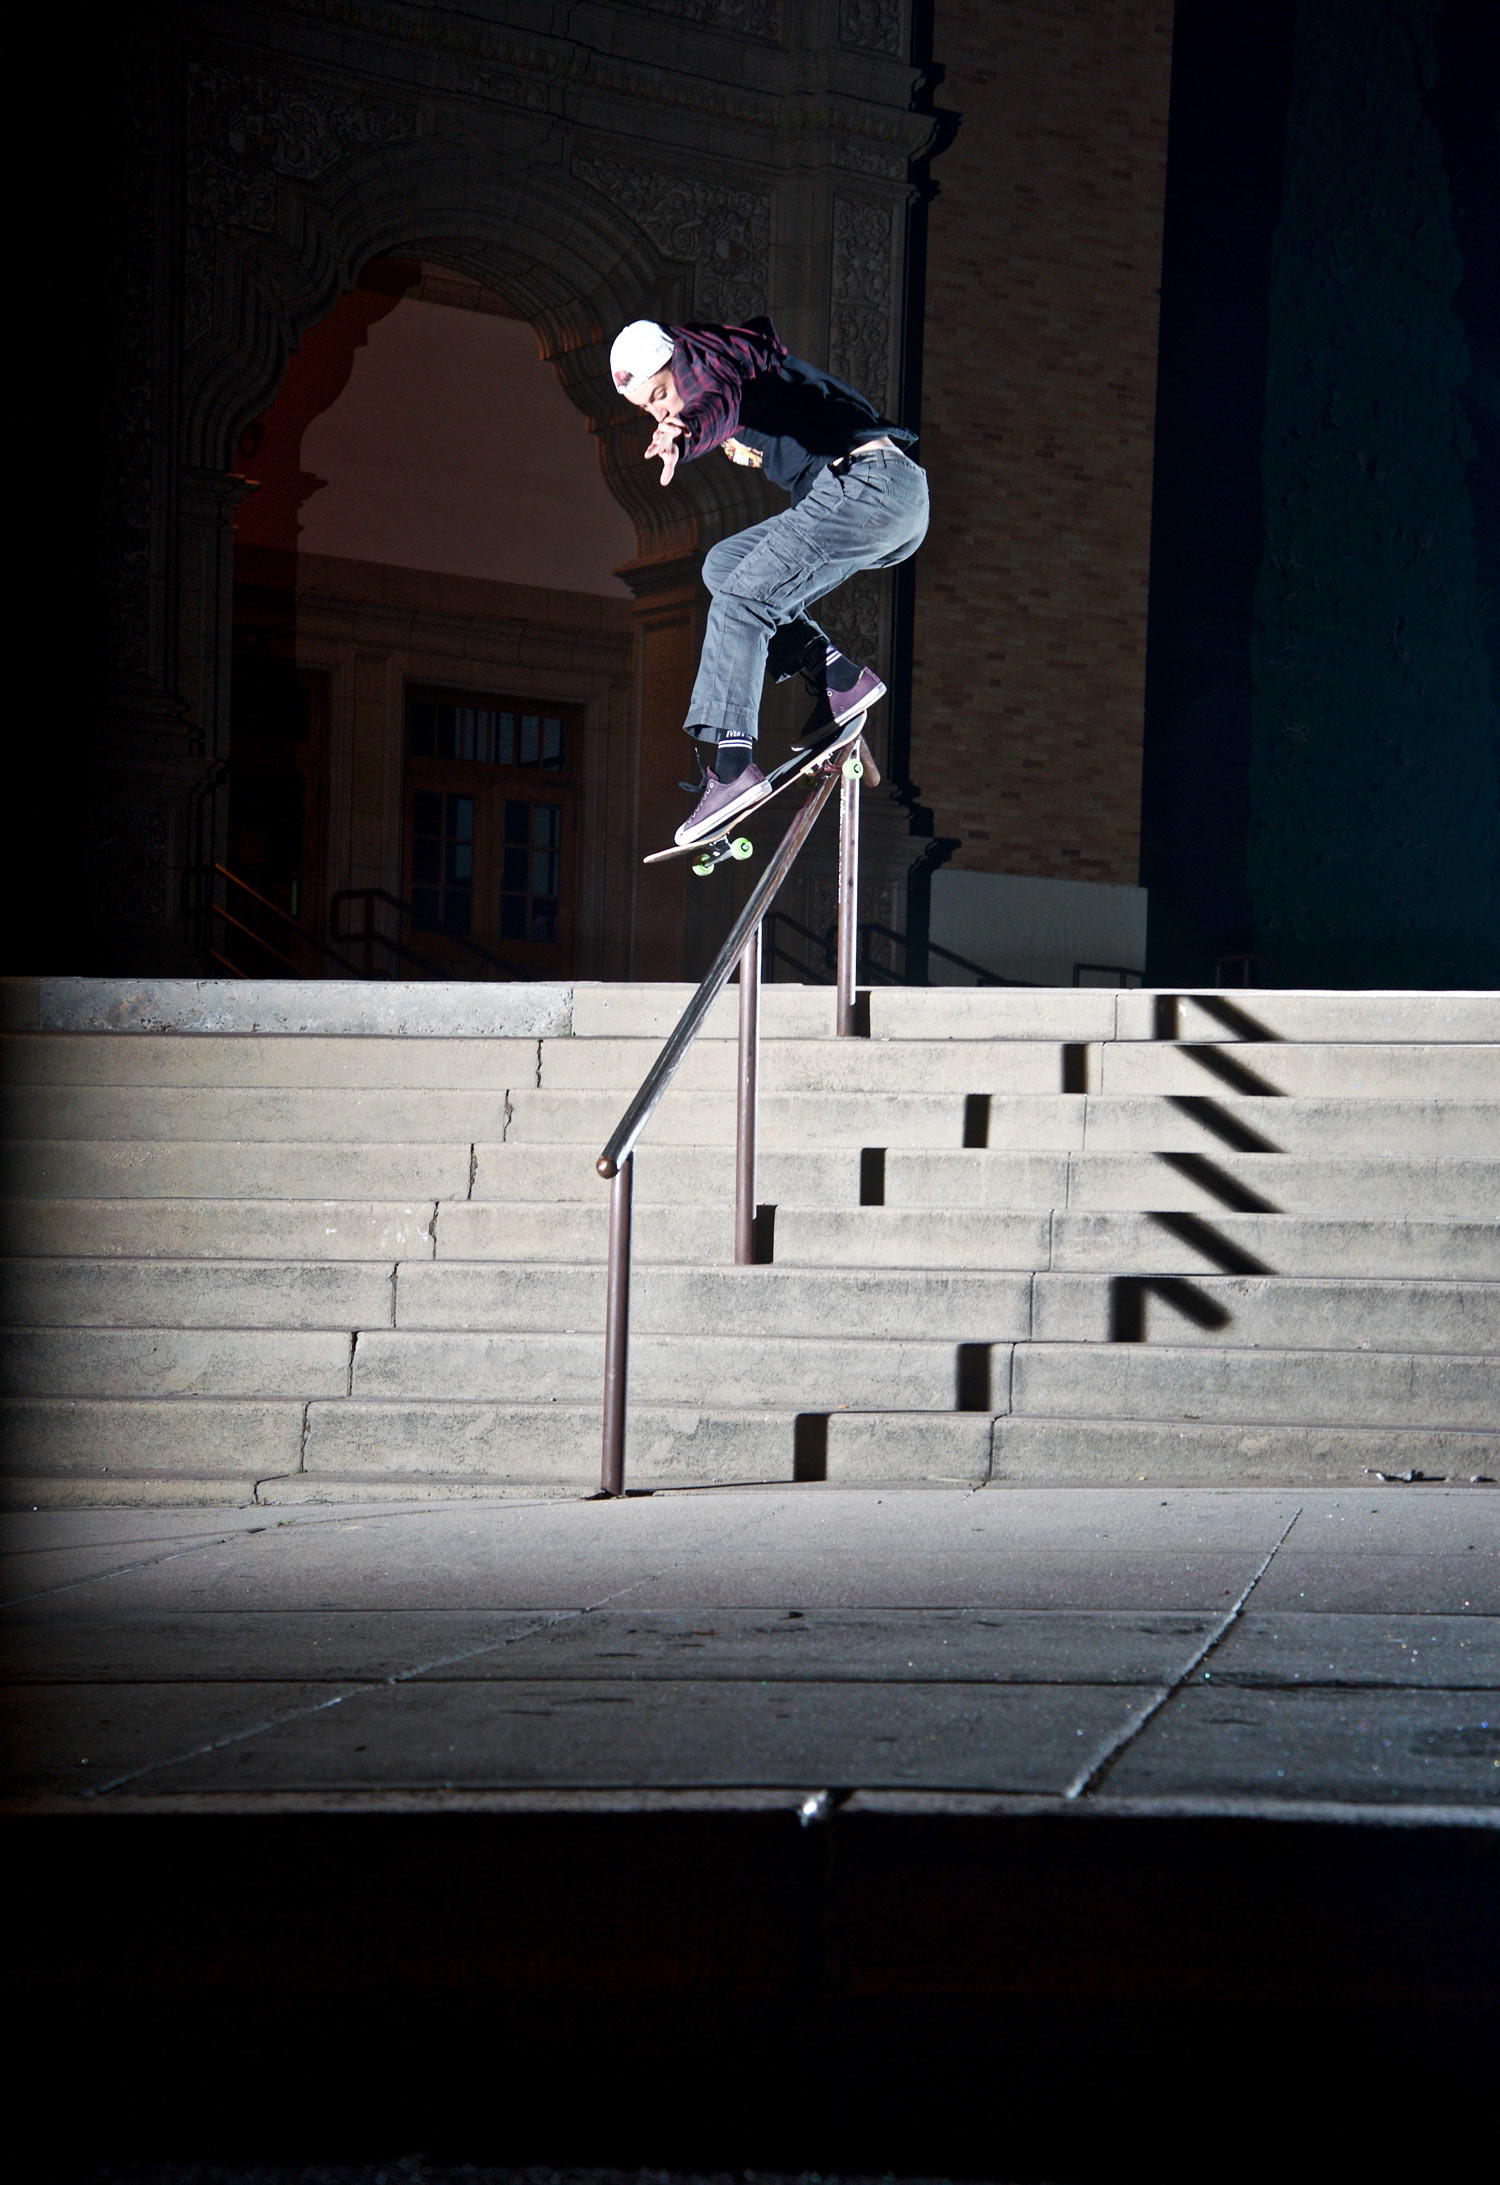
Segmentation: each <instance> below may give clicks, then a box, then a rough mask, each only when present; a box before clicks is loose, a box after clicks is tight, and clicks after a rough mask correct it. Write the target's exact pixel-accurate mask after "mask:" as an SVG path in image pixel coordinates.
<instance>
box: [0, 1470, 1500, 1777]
mask: <svg viewBox="0 0 1500 2185" xmlns="http://www.w3.org/2000/svg"><path fill="white" fill-rule="evenodd" d="M7 1543H8V1552H7V1555H6V1560H5V1570H6V1594H7V1602H8V1606H7V1609H6V1618H5V1630H6V1641H7V1665H8V1691H7V1696H6V1698H7V1706H8V1708H9V1710H10V1711H11V1713H12V1722H13V1727H12V1730H11V1734H10V1737H9V1741H8V1750H9V1769H10V1780H9V1787H10V1791H11V1794H12V1795H13V1796H19V1797H22V1798H26V1799H34V1798H40V1799H44V1800H48V1801H52V1800H57V1799H61V1800H64V1801H68V1800H74V1799H77V1800H81V1801H84V1802H86V1803H87V1804H89V1805H96V1804H99V1803H109V1804H114V1803H119V1802H123V1801H132V1802H133V1801H137V1800H140V1799H143V1798H150V1799H152V1800H162V1799H180V1798H191V1799H205V1798H206V1799H215V1800H218V1799H224V1798H229V1799H236V1800H238V1799H245V1798H252V1799H257V1798H263V1797H266V1796H270V1795H284V1794H295V1795H298V1796H300V1797H312V1798H325V1797H326V1798H334V1799H343V1798H347V1797H351V1796H354V1797H360V1798H368V1797H371V1796H382V1795H388V1794H393V1793H394V1794H403V1795H405V1794H409V1795H413V1796H420V1797H422V1798H423V1799H432V1798H442V1797H444V1796H446V1795H454V1794H475V1793H478V1794H485V1795H490V1794H497V1795H504V1794H510V1793H515V1792H537V1791H547V1792H559V1793H569V1794H573V1793H586V1792H594V1791H615V1790H643V1791H644V1790H649V1791H652V1792H688V1793H690V1792H696V1791H702V1790H713V1791H715V1792H736V1791H755V1792H769V1791H775V1792H786V1793H787V1794H793V1793H795V1794H798V1796H801V1795H803V1794H807V1795H812V1794H816V1793H820V1792H824V1791H828V1792H834V1793H836V1794H837V1795H838V1797H839V1798H840V1799H841V1800H846V1799H847V1798H848V1797H849V1796H850V1795H851V1794H853V1795H858V1796H865V1795H874V1796H885V1795H889V1794H897V1795H904V1794H909V1793H923V1794H935V1795H940V1796H949V1795H954V1794H963V1795H966V1796H974V1795H979V1796H989V1797H997V1798H1007V1799H1008V1798H1014V1797H1026V1798H1043V1799H1058V1800H1063V1801H1065V1802H1069V1803H1072V1802H1075V1801H1078V1800H1085V1801H1090V1802H1094V1801H1101V1800H1102V1801H1105V1802H1108V1803H1116V1802H1118V1801H1122V1800H1124V1801H1129V1802H1132V1803H1134V1802H1138V1801H1141V1800H1146V1801H1157V1800H1161V1799H1167V1800H1171V1801H1180V1800H1188V1801H1190V1802H1192V1803H1194V1804H1195V1805H1198V1804H1202V1803H1204V1802H1207V1803H1208V1804H1220V1803H1226V1802H1227V1803H1228V1804H1229V1805H1231V1806H1233V1807H1234V1808H1235V1809H1237V1810H1238V1809H1242V1808H1243V1807H1244V1806H1245V1805H1246V1804H1247V1802H1248V1803H1250V1804H1255V1803H1257V1802H1262V1801H1271V1802H1274V1803H1276V1804H1278V1805H1281V1804H1286V1803H1288V1802H1290V1803H1295V1804H1299V1805H1301V1804H1334V1805H1339V1806H1358V1807H1365V1806H1368V1807H1371V1808H1375V1809H1382V1810H1384V1809H1395V1808H1404V1807H1410V1806H1435V1807H1442V1808H1449V1807H1453V1808H1463V1807H1476V1808H1481V1807H1488V1806H1493V1807H1495V1808H1496V1809H1497V1811H1500V1710H1497V1708H1496V1700H1497V1698H1500V1621H1497V1620H1496V1619H1497V1617H1500V1559H1497V1557H1500V1493H1496V1494H1491V1493H1489V1492H1487V1491H1486V1490H1484V1489H1482V1488H1480V1489H1470V1490H1468V1491H1463V1490H1453V1489H1445V1488H1441V1487H1425V1488H1424V1487H1422V1486H1420V1485H1416V1486H1407V1487H1400V1488H1389V1487H1384V1488H1382V1487H1372V1488H1371V1489H1370V1490H1369V1491H1368V1492H1366V1493H1356V1492H1340V1491H1331V1492H1330V1491H1303V1492H1296V1491H1291V1490H1287V1491H1282V1492H1273V1491H1254V1490H1182V1491H1179V1492H1176V1493H1163V1492H1157V1491H1145V1492H1143V1491H1140V1490H1136V1491H1132V1490H1129V1489H1111V1490H1088V1489H1082V1490H1076V1491H1068V1490H1046V1489H1012V1490H1008V1491H996V1490H992V1489H991V1490H982V1491H980V1492H978V1493H965V1492H962V1491H952V1490H950V1491H946V1492H945V1491H942V1490H931V1489H929V1490H927V1491H926V1492H924V1493H920V1494H917V1493H902V1492H899V1491H897V1492H890V1491H886V1492H884V1493H881V1492H875V1491H865V1492H859V1491H852V1490H840V1489H834V1488H826V1487H825V1488H820V1489H815V1490H806V1489H804V1490H802V1491H800V1492H799V1491H798V1490H796V1489H791V1490H786V1489H773V1488H746V1489H739V1490H723V1491H716V1492H708V1493H677V1494H657V1495H654V1496H649V1497H640V1498H631V1499H628V1500H626V1501H625V1502H623V1503H618V1504H601V1503H597V1502H581V1501H580V1502H558V1501H543V1500H538V1501H534V1502H527V1501H525V1500H522V1499H519V1498H512V1499H508V1500H506V1501H502V1502H495V1503H478V1504H476V1503H469V1504H464V1505H452V1504H431V1503H425V1502H424V1503H420V1504H411V1505H400V1504H391V1503H383V1504H379V1505H374V1506H370V1507H367V1508H354V1509H350V1508H347V1507H345V1508H340V1509H339V1510H337V1511H321V1510H315V1509H305V1510H303V1511H299V1512H297V1513H296V1514H294V1515H289V1514H277V1513H274V1512H272V1511H266V1510H258V1509H245V1510H239V1511H233V1512H226V1513H222V1514H220V1513H214V1514H213V1515H212V1516H210V1515H208V1514H207V1513H204V1512H201V1511H181V1512H178V1511H170V1510H162V1511H150V1512H145V1511H107V1510H97V1511H89V1512H37V1513H35V1514H34V1515H33V1514H26V1513H22V1514H19V1515H17V1516H14V1517H12V1518H11V1519H10V1520H9V1523H8V1528H7Z"/></svg>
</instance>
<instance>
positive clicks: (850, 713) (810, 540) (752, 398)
mask: <svg viewBox="0 0 1500 2185" xmlns="http://www.w3.org/2000/svg"><path fill="white" fill-rule="evenodd" d="M609 365H610V373H611V376H612V378H613V380H614V383H615V386H616V388H617V389H618V391H619V392H620V393H621V394H622V395H624V397H625V399H626V401H627V402H631V403H634V405H635V406H636V408H637V409H641V410H644V411H646V413H647V415H648V416H650V417H651V418H652V419H654V421H655V425H656V430H655V431H654V432H653V434H652V436H651V442H650V445H649V446H648V448H647V449H646V459H647V461H648V462H649V461H653V460H654V461H659V462H660V464H661V482H662V484H663V485H667V484H669V483H670V481H671V477H672V473H673V472H674V471H675V470H676V468H677V465H678V462H679V461H681V462H685V463H690V462H693V461H694V460H695V459H696V458H697V457H698V456H700V455H707V454H708V453H709V452H710V450H712V449H714V448H722V449H723V450H724V453H725V454H726V455H727V456H728V457H729V459H730V461H731V462H734V463H740V464H748V465H750V466H752V467H753V468H755V469H757V470H762V471H764V473H765V475H766V477H768V478H769V479H770V480H771V482H772V483H773V484H774V485H778V486H782V487H784V488H785V490H786V491H787V493H789V494H790V496H791V506H790V508H787V509H784V510H783V511H782V512H781V514H780V515H777V516H770V517H768V518H767V519H766V521H765V522H764V523H758V524H752V525H751V527H750V529H749V530H748V531H741V532H740V533H739V534H738V535H737V536H736V537H734V538H730V539H722V540H720V542H719V544H718V545H717V546H715V547H712V548H711V549H710V551H709V553H708V556H707V558H706V560H705V561H704V564H703V580H704V582H705V584H707V586H708V589H709V591H710V592H711V593H712V595H713V604H712V605H711V607H710V608H709V611H708V629H707V632H706V634H705V636H704V640H703V655H702V658H701V660H700V662H699V666H698V679H697V681H696V683H695V684H694V685H693V696H692V701H691V703H690V705H689V707H688V717H687V721H686V723H685V724H684V725H685V727H686V730H687V733H688V735H690V736H693V737H696V738H697V740H698V742H699V743H700V744H707V745H710V746H711V747H712V753H713V756H712V763H711V764H710V765H709V766H707V767H705V766H704V765H703V762H702V759H701V758H700V760H699V772H700V779H699V781H697V782H684V784H683V787H684V788H685V789H689V790H693V789H698V790H701V792H702V793H701V795H700V796H699V798H698V802H697V804H696V805H695V806H694V808H693V811H692V813H691V814H690V815H689V817H688V818H687V819H686V820H684V821H683V824H682V825H681V826H680V827H679V828H678V830H677V840H678V842H679V843H691V842H698V841H707V840H709V839H710V838H711V837H713V836H714V835H718V834H722V833H723V832H724V829H725V828H726V827H727V826H728V825H729V824H730V823H731V822H732V821H733V820H734V819H735V818H736V817H737V816H738V815H739V814H741V813H743V812H747V811H749V810H750V808H751V807H752V806H753V805H755V804H757V803H758V802H759V801H760V797H761V793H762V790H763V787H764V783H765V775H764V774H763V773H762V772H761V770H760V768H759V767H758V766H757V765H756V764H755V761H754V757H753V752H754V744H755V736H756V730H757V727H758V725H759V717H760V698H761V687H762V683H763V681H764V676H765V670H766V666H767V664H768V654H769V665H770V668H771V671H772V673H773V674H774V675H775V677H776V680H777V681H778V682H785V681H787V679H788V678H789V677H791V676H793V675H801V676H802V677H803V678H804V679H805V681H806V682H807V684H808V687H809V689H810V690H811V691H812V693H813V696H814V698H815V700H816V706H815V710H814V712H813V715H812V718H811V719H810V720H809V722H808V724H807V726H806V728H805V729H804V730H803V732H802V735H803V741H802V744H801V745H799V746H798V747H797V748H799V749H809V750H816V749H826V750H828V751H834V750H837V749H838V747H839V745H840V744H841V743H844V742H853V741H854V740H855V738H857V737H858V735H859V733H860V729H861V727H862V726H863V723H864V717H865V714H866V713H867V712H868V711H869V709H870V707H871V706H872V705H874V704H875V703H876V701H877V700H878V699H880V698H883V697H884V696H885V685H884V683H882V681H881V680H880V677H879V676H878V675H877V674H876V672H875V670H874V669H873V668H866V667H861V666H860V664H859V663H858V662H857V661H854V660H848V659H846V658H845V657H844V655H843V654H842V653H841V652H840V651H839V650H838V648H837V646H835V645H833V644H832V643H831V642H830V641H829V639H828V638H827V637H826V636H825V635H824V633H823V631H822V630H820V629H819V627H818V625H817V623H816V622H814V621H813V620H812V619H811V617H810V616H809V615H808V613H807V608H808V606H809V605H810V604H811V602H812V601H813V600H815V599H821V598H822V596H823V594H824V593H825V592H831V591H832V590H833V589H834V587H835V586H836V585H840V584H842V583H843V582H844V581H845V579H846V578H847V577H851V576H852V575H853V574H854V572H855V571H856V570H857V569H889V568H892V567H894V565H895V564H896V563H897V562H900V561H905V560H906V558H907V556H908V555H909V554H914V553H915V552H916V550H917V548H918V547H919V546H920V545H921V543H922V538H923V535H924V533H925V532H926V529H927V477H926V473H925V472H924V471H923V470H922V469H921V467H920V466H919V465H918V464H916V463H914V462H913V461H912V460H911V458H910V457H909V456H908V455H907V454H906V453H905V450H906V449H907V448H908V447H910V446H912V445H913V444H914V442H915V439H916V435H915V433H911V432H908V431H906V430H905V428H904V427H903V426H900V425H893V424H892V423H891V422H890V420H889V419H888V418H884V417H882V416H881V415H880V413H879V411H878V410H877V409H876V408H875V407H874V405H873V404H872V403H870V402H867V401H866V399H865V397H864V396H863V395H862V394H858V393H856V391H855V390H854V388H852V387H848V386H845V384H844V382H843V381H842V380H838V379H834V378H832V377H831V376H830V375H829V374H828V373H827V372H823V371H820V370H819V369H818V367H817V366H816V365H815V364H808V363H805V362H804V361H803V359H802V358H800V357H794V356H789V355H788V354H787V348H786V344H785V342H783V341H782V340H781V339H780V338H779V336H778V335H777V332H776V329H775V327H774V326H773V325H772V324H771V321H770V320H769V319H751V320H750V321H749V322H748V324H747V325H744V326H700V325H686V326H675V325H666V326H662V325H658V324H657V322H656V320H655V319H636V320H634V321H633V322H632V324H631V325H629V326H627V327H626V328H625V329H624V330H623V331H622V332H621V333H620V334H619V335H617V336H616V339H615V342H614V346H613V347H612V348H611V350H610V355H609Z"/></svg>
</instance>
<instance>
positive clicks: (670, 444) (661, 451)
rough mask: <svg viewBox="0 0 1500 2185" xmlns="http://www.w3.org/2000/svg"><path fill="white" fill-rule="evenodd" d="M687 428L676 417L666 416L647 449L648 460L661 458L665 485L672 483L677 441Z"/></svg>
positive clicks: (675, 465) (675, 463) (652, 436)
mask: <svg viewBox="0 0 1500 2185" xmlns="http://www.w3.org/2000/svg"><path fill="white" fill-rule="evenodd" d="M686 430H687V428H686V426H685V425H682V424H679V422H678V420H677V419H676V418H675V417H664V418H663V419H662V420H661V422H660V424H659V425H658V426H657V428H656V430H655V432H654V433H653V434H652V435H651V441H650V445H649V446H648V447H647V449H646V461H647V462H648V463H649V462H651V461H652V460H653V458H658V459H659V460H660V462H661V482H662V484H663V485H664V486H669V485H670V484H671V483H672V473H673V471H674V470H675V469H676V468H677V443H678V441H679V440H680V439H681V437H682V435H683V433H684V432H685V431H686Z"/></svg>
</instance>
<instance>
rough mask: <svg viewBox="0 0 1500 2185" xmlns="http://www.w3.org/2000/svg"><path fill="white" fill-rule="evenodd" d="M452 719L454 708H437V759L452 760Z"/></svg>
mask: <svg viewBox="0 0 1500 2185" xmlns="http://www.w3.org/2000/svg"><path fill="white" fill-rule="evenodd" d="M454 719H455V709H454V707H452V706H439V707H438V708H437V735H436V742H437V753H436V756H437V757H438V758H440V759H451V758H452V757H453V756H454V749H453V723H454Z"/></svg>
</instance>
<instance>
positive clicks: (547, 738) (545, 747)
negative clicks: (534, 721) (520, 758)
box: [542, 721, 563, 766]
mask: <svg viewBox="0 0 1500 2185" xmlns="http://www.w3.org/2000/svg"><path fill="white" fill-rule="evenodd" d="M562 762H563V741H562V722H561V721H543V723H542V763H543V765H544V766H561V765H562Z"/></svg>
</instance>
